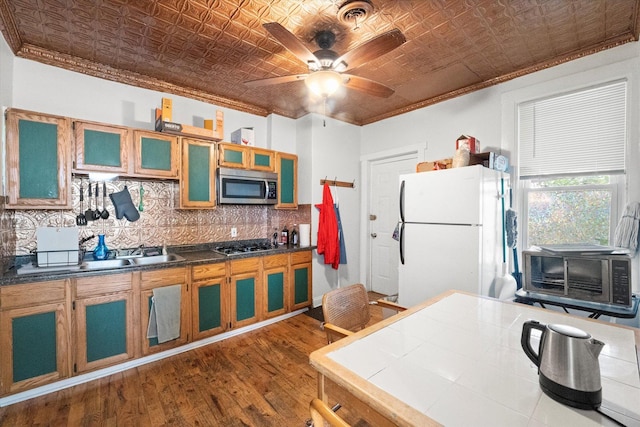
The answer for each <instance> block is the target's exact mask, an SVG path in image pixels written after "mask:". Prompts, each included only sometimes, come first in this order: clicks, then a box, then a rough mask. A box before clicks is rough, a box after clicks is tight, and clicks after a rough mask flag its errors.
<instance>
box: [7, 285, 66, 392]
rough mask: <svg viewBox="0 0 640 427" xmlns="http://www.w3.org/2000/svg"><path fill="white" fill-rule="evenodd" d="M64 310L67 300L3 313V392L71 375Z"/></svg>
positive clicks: (36, 385) (21, 389)
mask: <svg viewBox="0 0 640 427" xmlns="http://www.w3.org/2000/svg"><path fill="white" fill-rule="evenodd" d="M26 286H28V285H26ZM65 313H66V307H65V305H64V303H53V304H47V305H42V306H36V307H29V308H20V309H12V310H6V311H3V312H2V317H1V320H0V323H1V325H2V330H1V335H2V338H1V340H2V348H1V349H0V352H1V353H2V359H1V361H0V363H1V366H2V369H1V371H0V372H1V375H2V392H3V393H4V394H7V393H16V392H20V391H24V390H28V389H30V388H34V387H38V386H41V385H44V384H48V383H51V382H54V381H57V380H60V379H63V378H65V377H68V376H69V375H70V369H69V366H70V364H69V353H68V345H69V336H68V334H67V332H68V329H67V322H66V314H65Z"/></svg>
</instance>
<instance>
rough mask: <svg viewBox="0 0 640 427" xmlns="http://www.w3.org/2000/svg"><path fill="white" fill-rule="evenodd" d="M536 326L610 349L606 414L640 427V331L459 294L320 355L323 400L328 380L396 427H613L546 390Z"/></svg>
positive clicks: (605, 353)
mask: <svg viewBox="0 0 640 427" xmlns="http://www.w3.org/2000/svg"><path fill="white" fill-rule="evenodd" d="M530 319H535V320H538V321H540V322H541V323H562V324H567V325H571V326H575V327H577V328H580V329H582V330H585V331H587V332H589V333H590V334H591V335H593V337H594V338H597V339H599V340H601V341H603V342H604V343H605V344H606V345H605V347H604V348H603V350H602V352H601V354H600V358H599V360H600V368H601V374H602V389H603V391H602V395H603V404H602V406H603V408H602V409H603V410H609V409H614V410H615V411H616V413H618V414H620V413H622V414H624V417H627V418H623V420H624V421H625V422H626V423H627V424H628V425H636V424H634V423H637V425H640V374H639V372H638V362H637V360H638V350H637V346H638V347H640V345H639V344H640V330H638V329H634V328H629V327H623V326H619V325H613V324H609V323H603V322H600V321H596V320H591V319H587V318H584V317H576V316H572V315H567V314H564V313H558V312H553V311H549V310H544V309H541V308H535V307H529V306H525V305H522V304H516V303H508V302H502V301H499V300H495V299H492V298H485V297H479V296H476V295H471V294H466V293H462V292H458V291H451V292H447V293H445V294H443V295H441V296H439V297H437V298H434V299H431V300H429V301H425V302H424V303H422V304H420V305H418V306H415V307H412V308H411V309H409V310H407V311H405V312H402V313H400V314H398V315H396V316H393V317H391V318H388V319H385V320H383V321H382V322H379V323H377V324H375V325H373V326H371V327H369V328H367V329H365V330H363V331H360V332H358V333H357V334H355V335H354V336H351V337H347V338H344V339H342V340H340V341H338V342H336V343H333V344H331V345H328V346H326V347H323V348H322V349H320V350H317V351H315V352H313V353H312V354H311V356H310V362H311V365H312V366H313V367H314V368H316V370H318V373H319V374H318V381H319V383H318V394H319V397H320V398H322V399H325V400H326V399H327V395H326V389H325V384H326V383H328V382H331V383H332V384H335V385H337V386H338V387H341V388H342V389H343V390H344V391H346V392H347V393H349V394H351V395H352V396H354V397H356V398H357V399H359V400H360V401H362V402H364V403H365V405H367V406H368V407H370V408H372V409H373V410H375V411H377V412H378V413H379V414H381V415H383V416H384V417H386V418H387V419H388V420H390V421H391V423H392V424H396V425H407V426H409V425H411V426H415V425H437V424H444V425H447V426H449V425H461V426H469V425H491V426H498V425H505V426H545V425H548V426H555V425H557V426H566V425H581V426H584V425H614V423H613V422H612V421H610V420H608V419H606V417H604V416H603V415H601V414H599V413H598V412H596V411H584V410H578V409H574V408H571V407H568V406H565V405H562V404H560V403H558V402H556V401H554V400H552V399H551V398H549V397H548V396H546V395H545V394H544V393H543V392H542V390H541V389H540V386H539V384H538V373H537V367H536V366H535V365H534V364H533V363H532V362H531V361H530V360H529V359H528V358H527V356H526V355H525V353H524V351H523V350H522V347H521V344H520V336H521V332H522V324H523V323H524V322H525V321H527V320H530ZM538 336H539V335H538ZM533 345H534V348H535V346H536V345H537V344H536V343H533ZM325 380H330V381H328V382H326V381H325ZM331 403H333V402H331Z"/></svg>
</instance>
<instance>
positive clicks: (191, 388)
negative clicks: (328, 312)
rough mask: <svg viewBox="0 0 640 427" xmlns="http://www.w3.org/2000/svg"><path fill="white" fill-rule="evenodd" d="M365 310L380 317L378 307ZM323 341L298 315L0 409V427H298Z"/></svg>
mask: <svg viewBox="0 0 640 427" xmlns="http://www.w3.org/2000/svg"><path fill="white" fill-rule="evenodd" d="M371 307H372V316H373V319H372V322H375V321H379V320H380V319H381V318H382V312H381V310H380V309H379V308H378V307H377V306H371ZM324 345H326V337H325V334H324V332H323V331H322V330H321V329H320V322H319V321H318V320H316V319H313V318H312V317H310V316H307V315H305V314H300V315H297V316H295V317H292V318H290V319H287V320H283V321H281V322H278V323H276V324H273V325H269V326H266V327H264V328H262V329H260V330H256V331H252V332H248V333H245V334H243V335H240V336H236V337H232V338H229V339H226V340H223V341H220V342H217V343H213V344H210V345H207V346H205V347H201V348H198V349H194V350H191V351H189V352H186V353H182V354H179V355H176V356H172V357H170V358H167V359H163V360H160V361H157V362H153V363H149V364H147V365H144V366H140V367H137V368H133V369H129V370H127V371H124V372H120V373H117V374H114V375H111V376H108V377H105V378H101V379H98V380H95V381H92V382H89V383H85V384H81V385H78V386H74V387H71V388H68V389H65V390H61V391H59V392H55V393H50V394H48V395H46V396H43V397H38V398H34V399H30V400H28V401H24V402H21V403H17V404H14V405H10V406H8V407H4V408H0V425H2V426H74V427H75V426H154V427H155V426H304V425H305V421H306V420H307V419H308V418H309V402H310V401H311V399H312V398H313V397H315V396H316V390H317V388H316V387H317V377H316V372H315V370H314V369H313V368H312V367H311V366H310V365H309V354H310V353H311V352H312V351H314V350H316V349H318V348H320V347H322V346H324ZM341 415H342V416H345V415H348V412H344V411H342V410H341Z"/></svg>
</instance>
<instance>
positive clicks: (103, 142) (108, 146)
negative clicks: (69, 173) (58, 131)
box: [73, 121, 131, 174]
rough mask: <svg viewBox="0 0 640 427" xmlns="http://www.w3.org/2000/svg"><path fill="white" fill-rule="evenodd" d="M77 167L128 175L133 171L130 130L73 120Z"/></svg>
mask: <svg viewBox="0 0 640 427" xmlns="http://www.w3.org/2000/svg"><path fill="white" fill-rule="evenodd" d="M73 136H74V147H75V165H74V170H77V171H88V172H108V173H118V174H126V173H128V171H129V150H130V144H131V142H130V138H131V133H130V131H129V129H127V128H124V127H119V126H111V125H103V124H100V123H91V122H82V121H75V122H73Z"/></svg>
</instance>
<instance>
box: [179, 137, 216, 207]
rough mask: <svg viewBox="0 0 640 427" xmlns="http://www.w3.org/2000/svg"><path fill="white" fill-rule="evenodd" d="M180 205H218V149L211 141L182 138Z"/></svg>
mask: <svg viewBox="0 0 640 427" xmlns="http://www.w3.org/2000/svg"><path fill="white" fill-rule="evenodd" d="M181 145H182V167H181V177H180V207H181V208H183V209H189V208H192V209H203V208H212V207H214V206H215V205H216V189H215V178H216V149H215V145H214V144H212V143H211V142H207V141H200V140H197V139H190V138H181Z"/></svg>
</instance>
